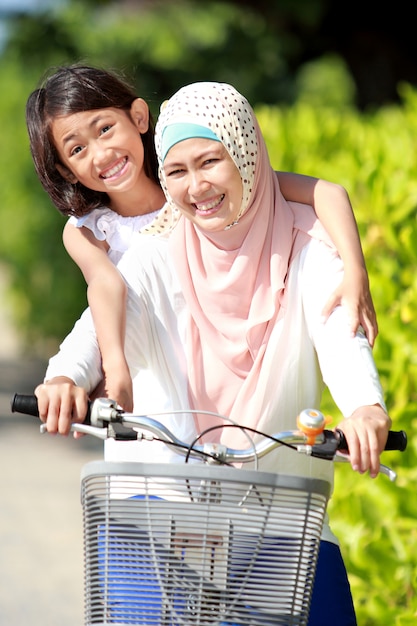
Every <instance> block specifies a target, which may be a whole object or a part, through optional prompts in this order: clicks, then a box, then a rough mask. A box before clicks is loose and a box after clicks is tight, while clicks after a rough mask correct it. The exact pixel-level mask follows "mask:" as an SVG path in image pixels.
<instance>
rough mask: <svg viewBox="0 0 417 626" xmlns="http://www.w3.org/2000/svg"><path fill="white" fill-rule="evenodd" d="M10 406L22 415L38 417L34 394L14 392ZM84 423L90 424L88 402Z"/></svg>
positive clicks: (14, 411) (36, 401)
mask: <svg viewBox="0 0 417 626" xmlns="http://www.w3.org/2000/svg"><path fill="white" fill-rule="evenodd" d="M10 408H11V411H12V413H23V414H24V415H33V416H34V417H39V410H38V399H37V397H36V396H35V395H25V394H22V393H15V394H14V396H13V398H12V400H11V403H10ZM84 424H90V402H89V403H88V409H87V415H86V417H85V420H84Z"/></svg>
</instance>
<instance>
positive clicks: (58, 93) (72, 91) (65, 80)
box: [26, 65, 159, 217]
mask: <svg viewBox="0 0 417 626" xmlns="http://www.w3.org/2000/svg"><path fill="white" fill-rule="evenodd" d="M137 97H138V96H137V95H136V93H135V91H134V89H133V87H132V86H131V85H130V84H129V83H128V82H127V81H126V80H125V79H124V78H122V77H121V76H118V75H117V74H115V73H114V72H112V71H109V70H104V69H99V68H95V67H91V66H85V65H69V66H64V67H60V68H59V69H58V70H56V71H55V72H54V73H53V74H52V75H51V76H49V77H48V78H47V79H46V80H45V82H44V83H43V85H42V86H41V87H40V88H39V89H36V90H35V91H33V92H32V93H31V94H30V96H29V98H28V100H27V103H26V125H27V129H28V134H29V142H30V151H31V154H32V159H33V162H34V165H35V170H36V173H37V175H38V177H39V180H40V181H41V183H42V185H43V187H44V189H45V191H46V192H47V193H48V194H49V197H50V198H51V200H52V202H53V203H54V204H55V206H56V207H57V209H58V210H59V211H60V212H61V213H63V214H64V215H75V216H78V217H80V216H81V215H85V214H86V213H89V212H90V211H91V210H92V209H96V208H98V207H100V206H103V205H108V203H109V198H108V196H107V194H106V193H102V192H98V191H92V190H91V189H88V188H87V187H85V186H84V185H82V184H81V183H78V182H77V183H75V184H74V183H71V182H69V181H68V180H66V179H65V178H64V177H63V176H62V175H61V174H60V173H59V171H58V170H57V168H56V165H57V163H60V159H59V155H58V152H57V150H56V147H55V145H54V142H53V138H52V129H51V127H52V122H53V120H54V119H55V118H56V117H57V116H61V115H69V114H71V113H80V112H82V111H91V110H93V109H104V108H107V107H114V108H118V109H123V110H124V111H126V112H127V113H129V112H130V107H131V104H132V102H133V101H134V100H136V98H137ZM141 137H142V142H143V148H144V155H145V156H144V170H145V173H146V175H147V176H148V177H149V178H150V179H152V180H154V181H155V182H157V183H158V184H159V180H158V164H157V158H156V151H155V144H154V123H153V119H152V116H151V114H150V113H149V128H148V130H147V132H146V133H144V134H142V135H141Z"/></svg>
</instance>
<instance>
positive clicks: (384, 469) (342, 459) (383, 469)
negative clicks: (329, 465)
mask: <svg viewBox="0 0 417 626" xmlns="http://www.w3.org/2000/svg"><path fill="white" fill-rule="evenodd" d="M334 461H335V462H337V463H350V459H349V456H348V455H347V454H342V453H340V452H336V455H335V458H334ZM379 473H380V474H385V476H388V478H389V479H390V481H391V482H395V481H396V480H397V473H396V472H394V470H393V469H391V468H390V467H388V465H383V464H382V463H381V465H380V466H379Z"/></svg>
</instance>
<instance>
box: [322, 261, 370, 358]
mask: <svg viewBox="0 0 417 626" xmlns="http://www.w3.org/2000/svg"><path fill="white" fill-rule="evenodd" d="M338 305H343V306H345V307H346V309H347V312H348V317H349V320H350V330H351V333H352V336H355V334H356V332H357V330H358V327H359V326H360V325H361V326H362V328H363V330H364V332H365V335H366V337H367V339H368V342H369V345H370V346H371V348H372V347H373V346H374V343H375V339H376V337H377V335H378V322H377V319H376V313H375V308H374V304H373V302H372V296H371V292H370V290H369V281H368V275H367V273H366V270H362V271H360V272H359V271H356V272H350V273H348V272H345V275H344V277H343V280H342V282H341V283H340V285H339V286H338V287H337V289H335V290H334V291H333V293H332V294H331V296H330V298H329V299H328V300H327V302H326V305H325V306H324V308H323V310H322V317H323V321H326V320H327V318H328V317H329V315H330V313H331V312H332V311H333V309H334V308H335V307H337V306H338Z"/></svg>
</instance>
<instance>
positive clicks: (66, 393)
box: [35, 376, 88, 435]
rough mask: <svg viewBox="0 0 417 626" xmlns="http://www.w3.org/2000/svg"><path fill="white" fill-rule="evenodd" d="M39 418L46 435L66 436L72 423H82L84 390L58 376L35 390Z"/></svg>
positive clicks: (84, 408)
mask: <svg viewBox="0 0 417 626" xmlns="http://www.w3.org/2000/svg"><path fill="white" fill-rule="evenodd" d="M35 395H36V397H37V399H38V409H39V417H40V419H41V421H42V422H44V423H45V424H46V428H47V431H48V433H52V434H56V433H59V434H60V435H68V434H69V432H70V430H71V424H72V423H73V422H83V421H84V419H85V416H86V414H87V409H88V395H87V392H86V390H85V389H83V388H82V387H77V386H76V385H75V383H74V381H72V380H71V379H70V378H66V377H65V376H59V377H56V378H52V379H51V380H49V381H48V382H47V383H44V384H41V385H38V386H37V387H36V389H35Z"/></svg>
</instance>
